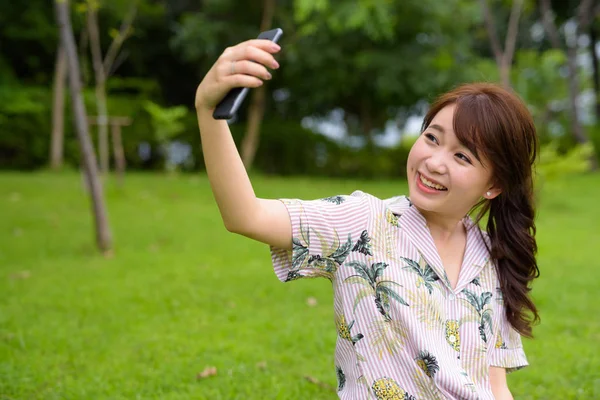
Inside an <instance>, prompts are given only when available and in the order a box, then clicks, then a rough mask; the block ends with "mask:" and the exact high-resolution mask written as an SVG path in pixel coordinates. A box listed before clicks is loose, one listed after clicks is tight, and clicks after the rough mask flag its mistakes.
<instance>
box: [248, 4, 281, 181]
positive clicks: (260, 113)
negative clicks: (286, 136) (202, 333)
mask: <svg viewBox="0 0 600 400" xmlns="http://www.w3.org/2000/svg"><path fill="white" fill-rule="evenodd" d="M274 14H275V0H264V1H263V16H262V21H261V23H260V31H261V32H263V31H266V30H268V29H269V28H270V27H271V25H272V24H273V15H274ZM265 99H266V89H265V85H262V86H260V87H259V88H257V89H254V93H253V95H252V99H251V102H250V106H249V109H248V127H247V129H246V135H244V140H243V141H242V151H241V153H242V161H243V163H244V166H245V167H246V170H249V169H250V168H251V167H252V163H253V162H254V156H255V155H256V150H257V149H258V144H259V141H260V124H261V123H262V120H263V117H264V114H265Z"/></svg>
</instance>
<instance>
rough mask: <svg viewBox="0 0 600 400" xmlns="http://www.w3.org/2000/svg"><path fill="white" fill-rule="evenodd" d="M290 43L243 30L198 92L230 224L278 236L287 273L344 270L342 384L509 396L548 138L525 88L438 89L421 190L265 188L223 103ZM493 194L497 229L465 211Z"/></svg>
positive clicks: (352, 388) (391, 391) (376, 391)
mask: <svg viewBox="0 0 600 400" xmlns="http://www.w3.org/2000/svg"><path fill="white" fill-rule="evenodd" d="M278 51H279V48H278V47H276V46H274V45H273V44H271V43H267V42H260V41H248V42H244V43H241V44H239V45H237V46H234V47H232V48H230V49H228V50H227V51H226V52H225V53H223V55H222V56H221V57H220V58H219V60H218V61H217V63H216V64H215V66H214V67H213V68H212V69H211V70H210V71H209V73H208V74H207V75H206V77H205V78H204V80H203V81H202V83H201V84H200V86H199V87H198V90H197V96H196V108H197V113H198V123H199V127H200V134H201V137H202V148H203V152H204V156H205V158H204V160H205V163H206V170H207V174H208V177H209V180H210V183H211V188H212V190H213V193H214V195H215V199H216V201H217V204H218V206H219V210H220V212H221V216H222V218H223V222H224V224H225V226H226V227H227V229H228V230H229V231H231V232H234V233H237V234H241V235H244V236H246V237H249V238H252V239H254V240H258V241H261V242H263V243H266V244H268V245H269V249H270V253H271V259H272V263H273V267H274V271H275V274H276V276H277V277H278V278H279V280H281V281H282V282H290V281H294V280H297V279H303V278H313V277H322V278H327V279H329V280H330V281H331V282H332V285H333V291H334V310H335V322H336V324H335V326H336V328H337V333H338V340H337V346H336V351H335V374H336V376H337V378H338V388H337V389H338V395H339V397H340V398H342V399H355V398H361V399H392V398H403V399H494V398H501V399H505V398H511V397H512V396H511V394H510V391H509V390H508V387H507V385H506V378H505V375H506V371H507V370H509V371H511V370H515V369H518V368H522V367H524V366H526V365H527V359H526V357H525V354H524V352H523V348H522V344H521V336H520V334H519V333H521V334H526V335H527V334H530V333H531V323H530V322H529V321H527V320H526V319H525V318H524V316H525V314H524V309H525V310H527V309H528V310H530V311H532V312H533V313H534V315H536V314H535V312H536V311H535V306H534V305H533V303H531V301H530V299H529V297H528V296H527V294H528V283H529V281H530V280H531V279H532V278H533V276H534V275H535V273H536V272H537V265H536V262H535V257H534V253H535V240H534V237H533V233H534V230H533V228H534V225H533V207H532V203H531V168H532V160H533V159H534V157H535V145H536V139H535V128H534V127H533V123H532V122H531V117H530V116H529V114H528V113H527V112H526V110H525V108H524V106H523V104H522V103H521V101H520V100H519V99H518V98H517V97H516V96H514V95H513V94H512V93H510V92H508V91H506V90H504V89H502V88H500V87H497V86H494V85H488V84H471V85H465V86H462V87H459V88H457V89H456V90H454V91H452V92H450V93H447V94H445V95H443V96H442V97H440V99H439V101H437V102H436V103H434V104H433V106H432V108H431V110H430V111H429V113H428V114H427V116H426V118H425V121H424V124H423V132H422V135H421V136H420V137H419V138H418V140H417V141H416V142H415V144H414V146H413V147H412V149H411V152H410V154H409V157H408V163H407V171H408V181H409V197H406V196H396V197H393V198H390V199H386V200H382V199H379V198H377V197H375V196H372V195H370V194H367V193H364V192H362V191H355V192H353V193H352V194H351V195H338V196H330V197H326V198H323V199H317V200H310V201H306V200H299V199H279V200H272V199H260V198H257V197H256V195H255V194H254V190H253V188H252V184H251V183H250V180H249V178H248V175H247V173H246V171H245V168H244V166H243V164H242V162H241V160H240V157H239V154H238V153H237V149H236V147H235V143H234V142H233V140H232V138H231V134H230V131H229V128H228V125H227V123H226V122H225V121H216V120H214V119H213V118H212V110H213V109H214V106H215V105H216V104H217V103H218V102H219V100H220V99H221V98H222V96H223V95H224V94H225V93H227V91H228V90H229V89H230V88H231V87H235V86H236V85H237V86H239V85H243V86H248V87H256V86H257V85H260V84H261V81H260V80H261V79H269V77H268V76H267V75H266V74H265V71H266V68H265V67H266V66H273V67H276V65H275V64H274V63H273V56H272V54H274V53H276V52H278ZM246 58H249V59H251V60H253V61H257V62H256V63H247V64H241V63H240V65H248V66H252V68H251V69H248V70H246V71H242V73H243V74H245V75H243V76H242V75H240V76H238V75H237V74H235V73H233V72H232V71H231V70H230V69H229V68H228V66H229V65H230V63H231V61H232V60H236V61H239V60H242V59H246ZM261 64H262V65H261ZM250 76H251V77H250ZM523 110H525V112H523ZM482 201H483V202H484V203H485V204H484V207H483V209H484V210H488V209H489V211H490V218H489V222H488V226H487V236H486V235H485V234H484V233H483V232H481V230H480V229H479V226H478V225H477V223H476V222H475V221H473V220H472V219H471V218H470V217H469V214H470V212H471V210H472V209H473V208H474V207H475V206H476V205H478V204H480V203H481V202H482ZM511 234H514V235H515V237H516V239H515V238H513V237H511V236H510V235H511Z"/></svg>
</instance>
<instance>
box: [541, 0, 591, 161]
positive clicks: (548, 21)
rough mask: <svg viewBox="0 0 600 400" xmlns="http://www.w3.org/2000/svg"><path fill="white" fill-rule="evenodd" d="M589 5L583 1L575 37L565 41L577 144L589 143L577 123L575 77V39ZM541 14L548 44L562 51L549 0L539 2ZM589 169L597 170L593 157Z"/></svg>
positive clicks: (573, 126)
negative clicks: (548, 40)
mask: <svg viewBox="0 0 600 400" xmlns="http://www.w3.org/2000/svg"><path fill="white" fill-rule="evenodd" d="M591 5H592V2H591V1H589V0H583V1H582V3H581V6H580V9H579V12H578V21H577V23H578V26H577V32H576V37H575V38H574V40H572V41H571V42H572V43H569V40H567V44H566V47H567V71H568V80H569V84H568V87H569V103H570V104H569V117H570V122H571V134H572V135H573V138H574V139H575V141H576V142H577V143H579V144H586V143H590V140H589V138H588V136H587V134H586V133H585V130H584V129H583V126H582V125H581V122H580V121H579V109H578V108H577V102H578V99H579V93H580V91H579V79H578V76H577V38H578V36H579V34H580V33H581V31H582V29H585V28H586V27H587V25H586V24H588V23H589V19H588V16H589V14H590V13H591V9H590V8H591ZM540 7H541V14H542V23H543V25H544V29H545V30H546V33H547V34H548V37H549V39H550V43H551V44H552V47H554V48H556V49H562V46H561V43H560V37H559V35H558V29H557V28H556V25H555V24H554V15H553V11H552V4H551V3H550V0H541V2H540ZM590 164H591V168H592V169H593V170H596V169H598V160H597V159H596V157H595V155H592V157H591V159H590Z"/></svg>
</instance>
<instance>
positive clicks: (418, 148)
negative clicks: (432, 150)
mask: <svg viewBox="0 0 600 400" xmlns="http://www.w3.org/2000/svg"><path fill="white" fill-rule="evenodd" d="M423 153H424V144H423V141H422V140H421V139H420V138H419V139H417V141H416V142H415V144H413V146H412V147H411V149H410V152H409V153H408V165H409V166H411V165H412V166H414V165H415V163H416V162H418V161H419V160H420V159H422V158H423Z"/></svg>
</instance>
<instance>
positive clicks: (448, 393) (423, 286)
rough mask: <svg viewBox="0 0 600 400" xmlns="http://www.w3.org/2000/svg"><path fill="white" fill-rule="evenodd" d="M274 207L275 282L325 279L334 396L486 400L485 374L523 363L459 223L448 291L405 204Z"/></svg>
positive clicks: (482, 262) (432, 250) (470, 227)
mask: <svg viewBox="0 0 600 400" xmlns="http://www.w3.org/2000/svg"><path fill="white" fill-rule="evenodd" d="M281 201H282V202H283V203H284V204H285V206H286V208H287V210H288V212H289V215H290V218H291V222H292V229H293V235H292V236H293V249H292V251H286V250H283V249H279V248H275V247H271V258H272V262H273V266H274V270H275V273H276V275H277V277H278V278H279V280H281V281H282V282H288V281H292V280H295V279H301V278H314V277H324V278H327V279H329V280H331V282H332V284H333V297H334V311H335V325H336V328H337V333H338V338H337V343H336V349H335V368H336V374H337V381H338V385H337V391H338V396H339V397H340V398H341V399H447V398H449V399H493V398H494V397H493V395H492V391H491V386H490V381H489V367H490V366H497V367H503V368H506V369H507V371H508V372H510V371H513V370H516V369H519V368H522V367H524V366H526V365H527V359H526V357H525V353H524V351H523V348H522V343H521V337H520V335H519V334H518V333H517V332H516V331H515V330H514V329H513V328H512V327H511V326H510V324H509V323H508V321H507V320H506V317H505V314H504V306H503V302H502V293H501V291H500V286H499V282H498V277H497V275H496V271H495V267H494V264H493V263H492V262H490V260H489V253H488V251H487V248H486V246H485V243H484V240H487V239H484V237H483V236H482V235H481V231H480V229H479V228H478V227H477V226H476V225H475V224H474V223H473V221H472V220H471V219H470V218H469V217H465V219H464V224H465V227H466V228H467V244H466V249H465V254H464V259H463V264H462V268H461V270H460V275H459V278H458V282H457V285H456V287H455V288H454V289H452V287H451V285H450V282H449V280H448V277H447V276H446V273H445V272H444V268H443V266H442V262H441V260H440V257H439V255H438V253H437V250H436V247H435V244H434V241H433V239H432V237H431V235H430V232H429V229H428V228H427V225H426V221H425V218H424V217H423V216H422V215H421V214H420V213H419V211H418V209H417V208H416V207H413V206H412V204H411V203H410V200H409V199H408V198H407V197H404V196H399V197H394V198H391V199H387V200H381V199H379V198H376V197H374V196H372V195H369V194H366V193H364V192H361V191H356V192H354V193H352V194H351V195H349V196H348V195H344V196H333V197H329V198H326V199H320V200H311V201H302V200H289V199H282V200H281Z"/></svg>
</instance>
